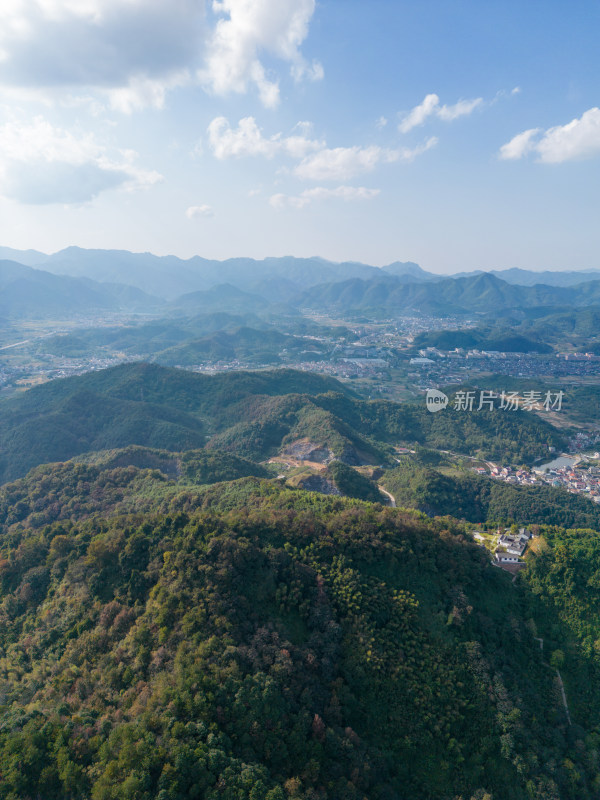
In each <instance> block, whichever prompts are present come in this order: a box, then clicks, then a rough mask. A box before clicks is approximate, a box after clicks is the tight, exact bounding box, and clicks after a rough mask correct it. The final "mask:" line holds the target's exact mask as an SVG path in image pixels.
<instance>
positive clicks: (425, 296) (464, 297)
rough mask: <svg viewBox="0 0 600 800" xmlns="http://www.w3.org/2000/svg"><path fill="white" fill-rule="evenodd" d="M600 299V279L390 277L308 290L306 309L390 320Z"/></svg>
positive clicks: (486, 275) (303, 304) (579, 303)
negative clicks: (520, 282) (550, 282)
mask: <svg viewBox="0 0 600 800" xmlns="http://www.w3.org/2000/svg"><path fill="white" fill-rule="evenodd" d="M599 301H600V280H595V281H589V282H587V283H580V284H577V285H575V286H570V287H559V286H547V285H543V284H537V285H534V286H517V285H515V284H509V283H507V282H506V281H503V280H501V279H500V278H498V277H496V276H495V275H492V274H490V273H480V274H476V275H474V276H472V277H466V278H446V279H443V280H438V281H427V282H421V283H404V282H403V281H399V280H397V279H395V278H393V277H391V276H386V277H385V278H381V277H380V278H377V279H375V280H361V279H360V278H355V279H353V280H348V281H342V282H339V283H328V284H323V285H321V286H315V287H313V288H312V289H309V290H308V291H307V292H305V293H304V295H303V296H302V297H301V298H300V299H299V301H298V302H299V305H300V307H302V308H308V309H314V310H325V309H327V310H334V311H336V312H340V313H342V312H346V313H348V312H361V313H368V312H378V311H383V312H384V313H386V314H389V315H390V316H393V315H397V316H400V315H402V314H406V313H410V312H414V313H427V314H434V315H446V314H471V313H498V312H501V311H503V310H513V309H519V308H530V307H534V306H535V307H538V306H546V307H549V308H552V307H553V306H561V307H563V306H565V305H569V306H573V307H583V306H590V305H594V304H597V303H598V302H599Z"/></svg>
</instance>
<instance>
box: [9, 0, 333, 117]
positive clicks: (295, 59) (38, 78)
mask: <svg viewBox="0 0 600 800" xmlns="http://www.w3.org/2000/svg"><path fill="white" fill-rule="evenodd" d="M206 6H207V0H168V2H167V0H1V2H0V65H1V67H2V69H1V72H0V87H1V88H3V89H4V90H9V89H11V88H18V89H20V90H22V91H28V92H32V93H35V92H37V91H39V90H40V89H43V90H45V91H46V92H47V93H48V94H50V95H51V96H52V95H53V94H54V93H60V92H64V91H69V90H72V89H74V88H76V87H78V88H81V87H85V88H86V89H87V90H93V91H97V92H99V93H101V94H105V95H108V98H109V102H110V104H111V106H112V107H113V108H115V109H118V110H122V111H126V112H131V111H134V110H137V109H139V108H143V107H148V106H150V107H155V108H161V107H162V106H163V104H164V98H165V94H166V92H168V91H169V90H171V89H173V88H174V87H177V86H180V85H183V84H184V83H186V82H188V81H191V80H194V81H196V82H198V83H200V84H202V85H204V86H205V88H207V89H208V90H210V91H211V92H213V93H215V94H226V93H229V92H238V93H245V92H247V91H248V90H249V89H250V88H252V87H254V88H257V89H258V92H259V95H260V98H261V100H262V102H263V103H264V105H266V106H269V107H272V106H274V105H276V104H277V102H278V100H279V85H278V78H277V76H276V75H271V74H270V73H269V72H268V71H267V69H266V68H265V66H264V64H263V59H264V58H265V57H268V58H269V60H270V62H271V61H272V60H273V59H276V60H278V61H282V62H284V63H285V64H286V65H287V66H288V67H289V69H290V72H291V74H292V76H293V78H294V80H300V79H304V78H307V79H309V80H318V79H320V78H322V77H323V69H322V67H321V66H320V64H319V63H318V62H314V63H313V64H308V63H307V62H306V61H305V59H304V58H303V56H302V53H301V50H300V47H301V45H302V43H303V42H304V40H305V39H306V36H307V35H308V29H309V24H310V21H311V19H312V16H313V13H314V10H315V0H222V2H219V0H213V2H212V4H210V7H211V9H212V14H211V15H210V17H207V13H206Z"/></svg>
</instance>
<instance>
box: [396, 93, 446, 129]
mask: <svg viewBox="0 0 600 800" xmlns="http://www.w3.org/2000/svg"><path fill="white" fill-rule="evenodd" d="M439 105H440V98H439V97H438V96H437V94H428V95H427V96H426V97H425V99H424V100H423V102H422V103H421V104H420V105H418V106H415V107H414V108H413V110H412V111H411V112H410V113H409V114H407V116H406V117H405V118H404V119H403V120H402V122H401V123H400V125H398V130H399V131H400V132H401V133H408V131H410V130H412V129H413V128H416V127H417V126H419V125H422V124H423V123H424V122H425V120H426V119H427V117H430V116H431V115H432V114H435V112H436V110H437V109H438V108H439Z"/></svg>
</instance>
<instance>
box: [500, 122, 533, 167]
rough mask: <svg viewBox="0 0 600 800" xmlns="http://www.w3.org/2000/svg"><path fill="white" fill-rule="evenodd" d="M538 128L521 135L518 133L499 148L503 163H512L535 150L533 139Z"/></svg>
mask: <svg viewBox="0 0 600 800" xmlns="http://www.w3.org/2000/svg"><path fill="white" fill-rule="evenodd" d="M539 131H540V128H531V129H530V130H528V131H523V133H518V134H517V135H516V136H514V137H513V138H512V139H511V140H510V142H507V143H506V144H504V145H502V147H501V148H500V158H501V159H504V160H505V161H513V160H516V159H518V158H523V156H524V155H526V154H527V153H530V152H531V151H532V150H534V149H535V146H536V145H535V141H534V138H535V136H537V134H538V133H539Z"/></svg>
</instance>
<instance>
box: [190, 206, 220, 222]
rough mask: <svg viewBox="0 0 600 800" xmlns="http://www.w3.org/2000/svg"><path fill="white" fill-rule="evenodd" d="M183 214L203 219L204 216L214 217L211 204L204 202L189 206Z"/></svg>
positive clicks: (191, 217)
mask: <svg viewBox="0 0 600 800" xmlns="http://www.w3.org/2000/svg"><path fill="white" fill-rule="evenodd" d="M185 215H186V217H187V218H188V219H205V218H206V217H214V215H215V212H214V211H213V209H212V207H211V206H207V205H206V204H204V205H201V206H190V207H189V208H188V209H187V210H186V212H185Z"/></svg>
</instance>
